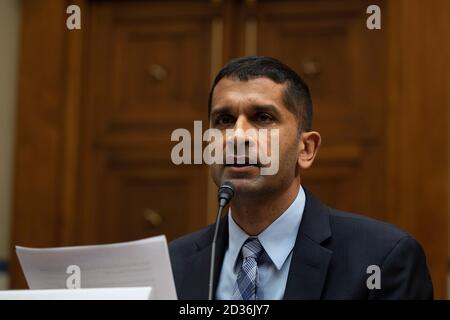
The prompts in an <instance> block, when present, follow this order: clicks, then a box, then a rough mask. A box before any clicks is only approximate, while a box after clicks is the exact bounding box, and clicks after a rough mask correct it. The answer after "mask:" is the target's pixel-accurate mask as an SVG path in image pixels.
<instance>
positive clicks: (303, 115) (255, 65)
mask: <svg viewBox="0 0 450 320" xmlns="http://www.w3.org/2000/svg"><path fill="white" fill-rule="evenodd" d="M226 77H228V78H231V79H239V81H248V80H252V79H256V78H261V77H265V78H269V79H271V80H272V81H274V82H275V83H278V84H284V83H287V88H286V90H285V92H284V97H283V102H284V104H285V106H286V107H287V109H288V110H289V111H290V112H292V113H293V114H294V115H295V117H296V118H297V120H298V124H299V132H301V131H311V127H312V111H313V110H312V109H313V107H312V100H311V94H310V92H309V88H308V86H307V85H306V83H305V82H304V81H303V79H302V78H301V77H300V76H299V75H298V74H297V73H296V72H295V71H294V70H292V69H291V68H289V67H288V66H287V65H285V64H283V63H282V62H281V61H279V60H277V59H275V58H271V57H264V56H247V57H241V58H237V59H234V60H231V61H230V62H228V63H227V64H226V65H225V66H224V67H223V68H222V69H221V70H220V71H219V73H218V74H217V76H216V78H215V79H214V82H213V85H212V88H211V91H210V92H209V99H208V114H209V115H211V107H212V105H211V104H212V96H213V93H214V88H215V87H216V85H217V83H218V82H219V81H220V80H221V79H222V78H226Z"/></svg>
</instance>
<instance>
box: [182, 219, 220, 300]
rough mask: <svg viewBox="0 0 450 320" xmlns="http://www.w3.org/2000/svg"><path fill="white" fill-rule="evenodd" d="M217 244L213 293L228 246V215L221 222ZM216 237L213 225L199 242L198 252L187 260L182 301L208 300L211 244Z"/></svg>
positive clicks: (197, 244)
mask: <svg viewBox="0 0 450 320" xmlns="http://www.w3.org/2000/svg"><path fill="white" fill-rule="evenodd" d="M220 223H221V224H220V227H219V233H218V236H217V242H216V265H215V270H214V284H213V292H216V289H217V283H218V281H219V275H220V271H221V269H222V263H223V258H224V255H225V250H226V248H227V246H228V215H226V216H225V217H224V218H222V220H221V222H220ZM213 235H214V225H211V226H210V227H209V229H208V230H207V232H206V234H205V236H204V237H202V238H201V239H200V240H199V241H197V243H196V246H197V250H198V251H197V252H196V253H195V254H193V255H192V256H190V257H189V258H188V259H187V260H186V267H185V274H184V280H183V285H182V287H183V289H182V290H181V291H182V292H184V294H183V297H180V299H192V300H197V299H198V300H206V299H208V285H209V268H210V260H211V243H212V238H213Z"/></svg>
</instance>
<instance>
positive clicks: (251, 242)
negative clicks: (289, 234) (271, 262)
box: [242, 238, 264, 260]
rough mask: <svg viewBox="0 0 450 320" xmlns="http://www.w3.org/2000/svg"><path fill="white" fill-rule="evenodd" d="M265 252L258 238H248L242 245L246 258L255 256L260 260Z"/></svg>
mask: <svg viewBox="0 0 450 320" xmlns="http://www.w3.org/2000/svg"><path fill="white" fill-rule="evenodd" d="M263 252H264V248H263V246H262V245H261V243H260V242H259V240H258V238H248V239H247V240H246V241H245V243H244V245H243V246H242V257H243V258H244V259H246V258H253V259H255V260H258V259H259V257H260V256H261V254H262V253H263Z"/></svg>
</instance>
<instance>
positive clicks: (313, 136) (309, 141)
mask: <svg viewBox="0 0 450 320" xmlns="http://www.w3.org/2000/svg"><path fill="white" fill-rule="evenodd" d="M321 141H322V138H321V137H320V134H319V133H318V132H316V131H309V132H302V134H301V137H300V153H299V156H298V164H299V165H300V168H301V169H308V168H309V167H310V166H311V165H312V164H313V162H314V158H315V157H316V154H317V151H318V150H319V147H320V143H321Z"/></svg>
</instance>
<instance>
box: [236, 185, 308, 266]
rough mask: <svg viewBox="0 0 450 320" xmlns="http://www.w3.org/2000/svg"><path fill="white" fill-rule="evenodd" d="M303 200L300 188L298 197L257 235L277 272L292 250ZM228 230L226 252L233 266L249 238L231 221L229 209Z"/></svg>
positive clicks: (300, 218) (303, 195)
mask: <svg viewBox="0 0 450 320" xmlns="http://www.w3.org/2000/svg"><path fill="white" fill-rule="evenodd" d="M305 200H306V196H305V191H304V190H303V188H302V187H301V186H300V190H299V192H298V195H297V197H296V198H295V200H294V201H293V202H292V204H291V205H290V206H289V208H287V210H286V211H285V212H283V214H282V215H280V216H279V217H278V218H277V220H275V221H274V222H272V224H271V225H270V226H268V227H267V228H266V229H265V230H264V231H263V232H261V233H260V234H259V235H258V239H259V241H260V243H261V245H262V246H263V248H264V250H265V251H266V253H267V254H268V256H269V257H270V259H271V260H272V262H273V263H274V265H275V267H276V268H277V269H278V270H280V269H281V267H282V266H283V264H284V262H285V261H286V259H287V257H288V256H289V254H290V253H291V251H292V249H293V248H294V245H295V240H296V238H297V233H298V228H299V226H300V222H301V220H302V216H303V210H304V208H305ZM228 228H229V229H228V230H229V242H228V252H229V254H230V257H231V261H232V263H233V266H235V264H236V261H237V259H238V257H239V253H240V251H241V248H242V246H243V245H244V242H245V240H247V238H248V237H250V236H249V235H248V234H247V233H246V232H245V231H244V230H242V229H241V228H240V227H239V226H238V225H237V224H236V222H235V221H234V220H233V217H232V215H231V209H230V210H229V213H228Z"/></svg>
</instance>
